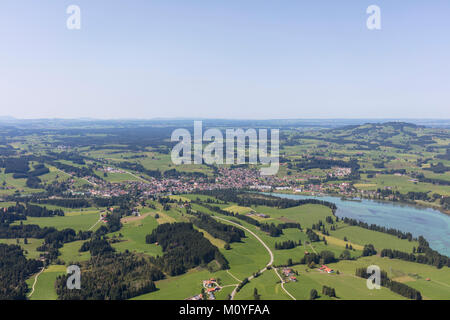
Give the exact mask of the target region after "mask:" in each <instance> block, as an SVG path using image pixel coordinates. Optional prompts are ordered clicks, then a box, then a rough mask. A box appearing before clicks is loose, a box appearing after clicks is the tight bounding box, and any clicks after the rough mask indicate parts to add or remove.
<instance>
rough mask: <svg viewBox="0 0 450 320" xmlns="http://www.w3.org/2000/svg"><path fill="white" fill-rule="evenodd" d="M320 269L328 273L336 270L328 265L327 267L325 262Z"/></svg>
mask: <svg viewBox="0 0 450 320" xmlns="http://www.w3.org/2000/svg"><path fill="white" fill-rule="evenodd" d="M319 270H322V271H325V272H326V273H333V272H334V270H333V269H330V268H328V267H327V266H326V265H324V264H323V265H322V266H321V267H320V268H319Z"/></svg>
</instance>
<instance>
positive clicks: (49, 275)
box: [27, 265, 66, 300]
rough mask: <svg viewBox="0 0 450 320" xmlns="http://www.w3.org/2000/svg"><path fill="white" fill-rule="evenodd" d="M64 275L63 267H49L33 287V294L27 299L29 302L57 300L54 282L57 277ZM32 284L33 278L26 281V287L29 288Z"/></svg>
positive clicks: (64, 269)
mask: <svg viewBox="0 0 450 320" xmlns="http://www.w3.org/2000/svg"><path fill="white" fill-rule="evenodd" d="M65 273H66V267H65V266H59V265H51V266H49V267H48V268H46V269H45V270H44V272H42V273H41V274H40V275H39V277H38V280H37V282H36V285H35V287H34V293H33V294H32V296H31V297H29V299H31V300H56V299H57V298H58V296H57V294H56V289H55V286H54V285H55V280H56V278H57V277H58V276H59V275H63V274H65ZM33 283H34V276H33V277H31V278H30V279H28V280H27V284H28V287H29V288H30V293H31V287H32V285H33Z"/></svg>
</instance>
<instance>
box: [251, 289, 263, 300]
mask: <svg viewBox="0 0 450 320" xmlns="http://www.w3.org/2000/svg"><path fill="white" fill-rule="evenodd" d="M253 298H254V299H255V300H260V299H261V295H259V294H258V289H256V288H255V289H253Z"/></svg>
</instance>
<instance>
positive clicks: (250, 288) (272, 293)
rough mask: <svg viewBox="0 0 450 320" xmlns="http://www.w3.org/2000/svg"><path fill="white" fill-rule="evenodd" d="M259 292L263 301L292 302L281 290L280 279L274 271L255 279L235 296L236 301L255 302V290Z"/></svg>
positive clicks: (266, 272)
mask: <svg viewBox="0 0 450 320" xmlns="http://www.w3.org/2000/svg"><path fill="white" fill-rule="evenodd" d="M255 288H256V289H257V290H258V294H259V295H260V298H261V300H292V299H291V298H290V297H289V296H288V295H287V294H286V293H285V292H284V290H283V289H282V288H281V284H280V278H278V276H277V275H276V274H275V272H274V270H267V271H265V272H263V273H262V274H261V275H260V276H259V277H257V278H253V279H252V280H250V282H249V283H247V284H246V285H245V286H244V287H243V288H242V289H241V290H240V291H239V292H238V293H237V294H236V296H235V299H236V300H254V295H253V293H254V289H255Z"/></svg>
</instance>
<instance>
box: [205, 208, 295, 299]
mask: <svg viewBox="0 0 450 320" xmlns="http://www.w3.org/2000/svg"><path fill="white" fill-rule="evenodd" d="M213 217H214V218H216V219H219V220H222V221H226V222H228V223H231V224H233V225H235V226H237V227H238V228H241V229H244V230H245V231H247V232H248V233H250V234H251V235H252V236H254V237H255V238H256V240H258V241H259V242H260V243H261V244H262V245H263V246H264V248H266V250H267V252H269V255H270V261H269V262H268V263H267V265H266V266H265V267H264V268H263V269H261V270H260V271H259V273H263V272H264V271H266V270H267V267H270V266H272V264H273V259H274V258H273V252H272V250H270V248H269V246H268V245H267V244H266V243H265V242H264V241H262V240H261V238H260V237H258V236H257V235H256V234H255V233H254V232H253V231H251V230H250V229H248V228H246V227H244V226H242V225H240V224H239V223H236V222H233V221H230V220H227V219H224V218H220V217H217V216H213ZM273 270H274V272H275V274H276V275H277V276H278V278H280V281H281V288H282V289H283V290H284V292H286V294H287V295H288V296H289V297H291V298H292V299H293V300H297V299H295V297H294V296H293V295H292V294H290V293H289V292H288V291H287V290H286V288H285V287H284V283H285V282H284V280H283V278H282V277H281V276H280V275H279V274H278V271H277V269H276V268H273ZM233 277H234V276H233ZM253 278H254V276H253V275H252V276H250V277H248V280H249V281H250V280H252V279H253ZM241 282H242V281H241ZM236 290H237V286H236V288H234V290H233V292H232V293H231V300H234V296H235V295H236V293H237V291H236Z"/></svg>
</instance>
